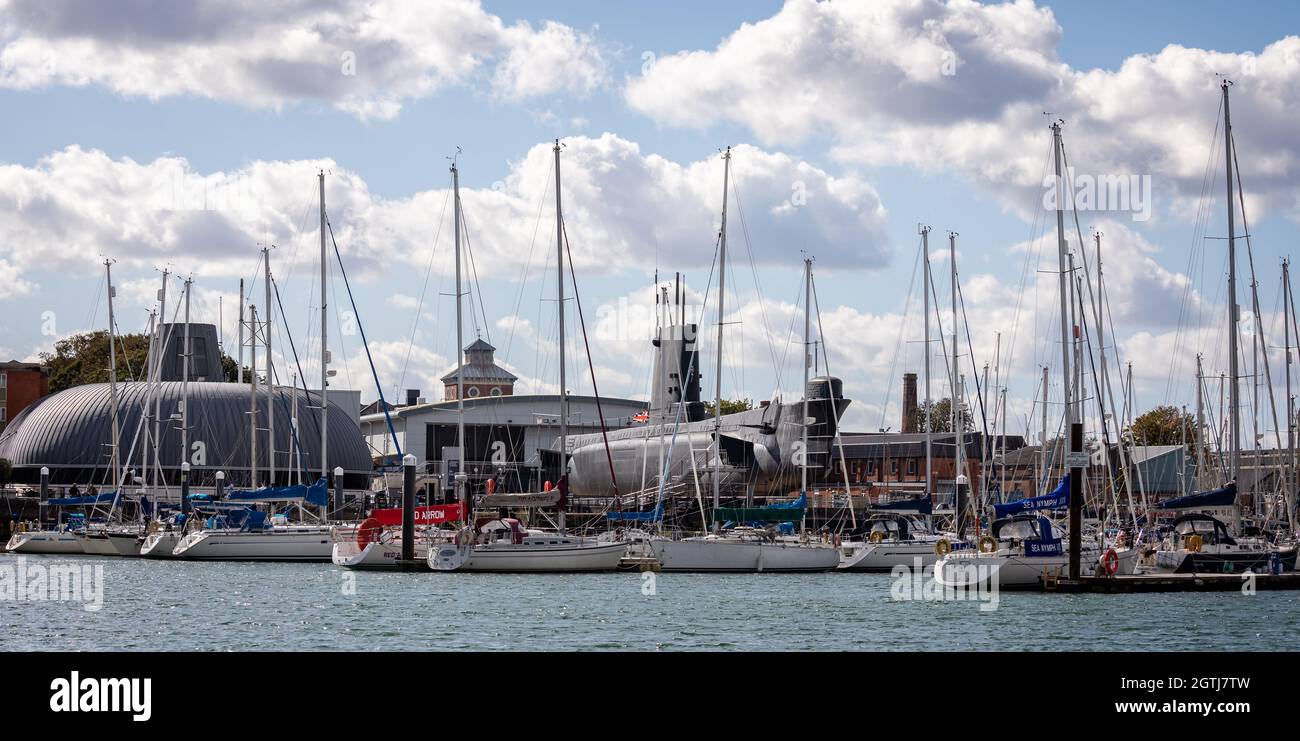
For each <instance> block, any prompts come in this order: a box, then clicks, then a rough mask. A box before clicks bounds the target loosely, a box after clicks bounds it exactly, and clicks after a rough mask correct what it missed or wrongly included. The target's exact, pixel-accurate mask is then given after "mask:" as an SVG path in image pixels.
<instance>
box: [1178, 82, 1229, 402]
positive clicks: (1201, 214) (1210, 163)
mask: <svg viewBox="0 0 1300 741" xmlns="http://www.w3.org/2000/svg"><path fill="white" fill-rule="evenodd" d="M1222 111H1223V100H1222V98H1220V100H1219V112H1222ZM1220 122H1221V118H1220V117H1219V115H1218V113H1216V114H1215V117H1214V132H1213V133H1212V134H1211V136H1210V152H1209V155H1208V156H1207V157H1206V161H1205V170H1204V171H1203V172H1202V174H1201V192H1200V195H1199V196H1198V197H1197V207H1196V217H1195V219H1194V222H1193V228H1192V246H1191V249H1189V250H1188V253H1187V262H1188V269H1187V275H1188V281H1187V283H1186V285H1184V286H1183V296H1182V299H1181V301H1180V302H1179V308H1178V323H1177V325H1176V329H1175V330H1174V345H1175V346H1178V344H1179V343H1180V341H1181V337H1182V333H1183V329H1184V326H1185V325H1184V323H1185V322H1186V321H1188V320H1189V317H1188V313H1189V311H1190V309H1191V307H1190V302H1191V300H1192V296H1193V291H1192V289H1193V286H1194V284H1195V281H1194V280H1193V276H1195V275H1197V274H1198V271H1197V270H1196V257H1197V255H1198V254H1201V255H1202V257H1203V256H1204V250H1203V247H1202V237H1203V236H1204V233H1205V229H1206V228H1207V226H1208V219H1209V215H1208V211H1209V209H1208V208H1207V204H1206V196H1207V193H1208V192H1209V188H1210V183H1211V179H1212V177H1213V171H1214V170H1215V167H1214V165H1215V163H1216V162H1217V161H1218V154H1217V153H1218V151H1219V150H1218V148H1217V147H1215V146H1214V142H1216V141H1218V138H1219V124H1220ZM1199 313H1200V312H1198V314H1199ZM1198 319H1199V317H1198ZM1198 339H1199V338H1198ZM1199 345H1200V343H1199V342H1198V348H1197V349H1200V347H1199ZM1179 370H1181V363H1179V362H1178V359H1177V358H1176V359H1175V362H1174V363H1171V364H1170V367H1169V374H1168V377H1167V378H1166V381H1165V401H1169V400H1170V399H1171V398H1172V397H1173V392H1174V385H1175V383H1177V382H1176V381H1175V380H1174V379H1175V378H1176V377H1177V374H1178V371H1179Z"/></svg>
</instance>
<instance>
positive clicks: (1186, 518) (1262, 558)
mask: <svg viewBox="0 0 1300 741" xmlns="http://www.w3.org/2000/svg"><path fill="white" fill-rule="evenodd" d="M1230 84H1231V83H1230V82H1229V81H1228V80H1224V81H1223V82H1222V85H1221V87H1222V94H1223V103H1222V106H1223V139H1224V149H1225V154H1224V165H1225V175H1226V177H1225V182H1226V184H1227V217H1228V239H1227V242H1228V306H1229V309H1228V353H1229V374H1230V376H1231V379H1230V381H1229V386H1228V389H1229V399H1230V401H1229V408H1230V412H1231V414H1230V418H1229V421H1230V423H1231V427H1230V432H1229V438H1230V440H1231V443H1230V450H1229V456H1228V465H1229V470H1228V472H1227V478H1228V482H1227V483H1226V484H1225V485H1224V486H1222V487H1220V488H1218V489H1214V490H1210V491H1204V492H1197V493H1193V494H1188V495H1186V496H1182V497H1178V498H1176V499H1172V500H1167V501H1165V502H1162V503H1161V504H1160V509H1162V510H1173V511H1176V512H1182V513H1183V514H1182V515H1181V516H1179V517H1178V518H1177V519H1175V520H1174V522H1173V524H1172V527H1171V529H1170V532H1169V534H1168V535H1167V537H1166V538H1165V539H1164V540H1163V541H1162V542H1161V543H1160V544H1159V545H1158V546H1157V547H1156V548H1155V549H1154V552H1153V553H1152V554H1151V555H1152V556H1153V561H1154V564H1153V565H1154V568H1155V570H1156V571H1165V572H1174V573H1198V572H1209V573H1241V572H1245V571H1254V572H1264V571H1271V570H1276V571H1294V570H1295V568H1296V547H1295V545H1294V544H1289V545H1288V546H1287V547H1285V548H1281V547H1279V546H1278V545H1276V544H1274V543H1273V542H1271V541H1269V540H1268V539H1267V538H1265V537H1264V536H1263V535H1261V534H1258V533H1253V534H1249V535H1247V534H1245V532H1243V533H1238V534H1234V533H1232V532H1231V530H1232V528H1229V527H1228V524H1227V523H1225V522H1223V521H1222V520H1220V519H1219V518H1217V517H1215V516H1214V515H1213V514H1211V512H1223V511H1227V512H1230V513H1231V519H1232V520H1233V521H1234V524H1237V523H1239V522H1240V520H1241V517H1240V513H1241V508H1242V505H1241V504H1240V503H1239V502H1238V491H1237V476H1238V473H1239V472H1240V469H1241V438H1240V434H1241V408H1240V404H1239V402H1238V392H1239V389H1238V377H1239V376H1238V367H1237V362H1238V355H1237V321H1238V317H1237V311H1238V309H1237V306H1236V302H1237V288H1236V277H1237V272H1236V239H1237V235H1236V225H1235V219H1234V217H1235V208H1236V206H1235V205H1234V204H1235V203H1237V202H1238V199H1239V198H1240V193H1239V189H1240V181H1239V179H1240V172H1238V173H1237V178H1234V177H1233V170H1234V167H1235V166H1236V162H1237V157H1236V142H1235V140H1234V139H1233V135H1232V116H1231V110H1230V107H1229V104H1228V97H1229V96H1228V90H1229V85H1230ZM1242 214H1243V219H1244V215H1245V204H1244V202H1242ZM1247 239H1249V236H1247ZM1248 245H1249V243H1248ZM1282 270H1283V273H1282V274H1283V277H1284V285H1283V301H1284V304H1283V307H1284V310H1283V319H1282V322H1283V325H1284V326H1286V327H1287V328H1288V329H1287V340H1286V342H1287V347H1286V352H1287V361H1286V362H1287V364H1288V367H1287V387H1288V388H1287V397H1288V398H1287V406H1288V418H1289V419H1291V418H1292V417H1291V414H1290V405H1291V400H1290V382H1291V376H1290V367H1289V366H1290V362H1291V359H1290V331H1289V328H1290V322H1291V321H1292V316H1290V315H1289V314H1290V312H1289V310H1288V304H1289V285H1288V284H1289V272H1288V270H1289V267H1288V265H1287V264H1286V263H1284V264H1283V267H1282ZM1251 271H1252V275H1253V271H1254V268H1253V262H1252V268H1251ZM1251 289H1252V292H1253V291H1254V290H1255V287H1254V285H1253V281H1252V287H1251ZM1255 307H1256V308H1255V313H1256V314H1258V313H1259V308H1258V299H1257V297H1256V301H1255ZM1260 329H1261V333H1262V326H1261V327H1260ZM1267 368H1268V366H1267V358H1265V372H1266V373H1267ZM1197 377H1198V382H1197V385H1198V388H1197V394H1198V409H1199V394H1200V387H1199V386H1200V381H1199V378H1200V369H1199V357H1198V370H1197ZM1271 393H1272V391H1271V381H1270V394H1271ZM1270 406H1271V404H1270ZM1276 420H1277V418H1276V416H1274V421H1275V422H1276ZM1287 427H1288V443H1289V445H1288V447H1289V448H1291V451H1292V456H1293V455H1294V452H1293V451H1294V437H1293V430H1291V425H1290V424H1288V425H1287ZM1198 434H1199V431H1198ZM1199 457H1200V456H1198V458H1199ZM1292 460H1293V462H1294V458H1293V457H1292ZM1293 486H1294V485H1293V484H1291V483H1290V482H1289V480H1288V483H1287V487H1286V488H1287V492H1286V495H1285V497H1284V501H1285V502H1286V504H1285V509H1286V511H1287V513H1288V514H1287V517H1288V518H1291V517H1293V513H1294V497H1295V489H1294V488H1293ZM1243 530H1244V529H1243Z"/></svg>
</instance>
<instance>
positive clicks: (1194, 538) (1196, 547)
mask: <svg viewBox="0 0 1300 741" xmlns="http://www.w3.org/2000/svg"><path fill="white" fill-rule="evenodd" d="M1202 542H1203V541H1202V540H1201V536H1199V535H1189V536H1187V550H1188V552H1190V553H1200V552H1201V544H1202Z"/></svg>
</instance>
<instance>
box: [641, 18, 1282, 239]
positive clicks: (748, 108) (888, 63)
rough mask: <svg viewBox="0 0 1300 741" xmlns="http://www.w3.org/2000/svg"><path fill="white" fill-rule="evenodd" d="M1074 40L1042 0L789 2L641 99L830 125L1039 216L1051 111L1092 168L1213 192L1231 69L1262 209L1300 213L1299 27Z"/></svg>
mask: <svg viewBox="0 0 1300 741" xmlns="http://www.w3.org/2000/svg"><path fill="white" fill-rule="evenodd" d="M1061 36H1062V29H1061V28H1060V26H1059V25H1058V24H1057V22H1056V20H1055V17H1054V16H1053V14H1052V12H1051V10H1050V9H1049V8H1046V7H1038V6H1036V5H1035V4H1034V3H1033V2H1031V1H1030V0H1017V1H1016V2H1012V3H1004V4H998V5H982V4H979V3H975V2H970V1H968V0H952V1H951V2H939V1H938V0H880V1H879V2H870V3H866V2H859V3H852V2H850V3H829V2H813V1H812V0H790V2H787V3H786V5H785V6H784V7H783V8H782V9H781V10H780V11H778V12H777V13H776V14H775V15H774V16H772V17H771V18H768V19H765V20H762V21H759V22H757V23H753V24H745V25H743V26H741V27H740V28H739V29H737V30H736V31H734V32H733V33H732V34H731V35H729V36H728V37H727V38H725V39H723V40H722V41H721V42H720V43H719V44H718V46H717V47H716V48H715V49H713V50H710V51H704V50H700V51H686V52H681V53H678V54H674V55H670V56H666V57H662V58H660V59H658V60H657V61H656V62H655V63H654V64H653V65H651V66H650V67H649V68H648V70H647V71H646V72H645V73H644V74H642V75H641V76H638V77H635V78H633V79H631V80H630V81H629V82H628V85H627V88H626V97H627V100H628V102H629V104H630V105H631V106H632V107H633V108H634V109H635V110H638V111H640V112H642V113H646V114H648V115H650V116H652V117H654V118H655V119H656V120H658V121H660V122H663V123H667V124H671V125H676V126H694V127H702V126H708V125H712V124H716V123H720V122H729V123H735V124H739V125H741V126H744V127H747V128H748V129H749V130H751V131H753V132H754V133H755V135H756V136H758V138H759V140H760V141H761V142H764V143H772V142H777V141H780V142H790V141H803V140H807V139H810V138H815V137H820V136H822V135H828V136H829V138H830V140H831V142H832V147H833V151H834V152H835V154H836V155H837V156H838V157H839V158H841V159H842V160H844V161H847V162H855V163H863V164H868V165H900V164H901V165H908V166H915V167H920V168H925V169H932V170H936V171H942V170H946V169H956V170H959V171H961V172H964V173H966V174H967V175H969V176H970V177H972V178H973V179H974V180H976V181H977V182H979V183H980V184H981V185H983V186H985V187H986V188H988V189H990V190H993V191H995V192H998V193H1000V194H1001V195H1002V196H1003V198H1004V200H1005V202H1007V203H1008V204H1009V205H1010V206H1011V207H1013V208H1015V209H1018V210H1021V211H1025V210H1028V211H1030V212H1032V209H1033V205H1034V204H1035V203H1036V200H1037V196H1038V194H1039V193H1040V192H1041V184H1042V173H1043V165H1044V162H1045V160H1044V156H1045V154H1046V153H1047V151H1048V148H1049V135H1048V132H1047V125H1048V124H1049V123H1050V120H1051V118H1049V117H1048V116H1044V115H1043V112H1044V111H1050V112H1051V116H1053V117H1061V118H1064V119H1065V120H1066V139H1067V153H1068V154H1070V155H1071V157H1072V164H1073V165H1074V166H1075V167H1076V168H1077V169H1078V170H1079V171H1080V172H1087V173H1094V174H1103V173H1104V174H1120V173H1135V174H1150V175H1152V176H1153V179H1154V181H1155V182H1154V187H1155V189H1156V190H1157V191H1158V192H1161V193H1164V194H1166V195H1172V196H1192V197H1194V196H1196V195H1197V194H1199V192H1200V187H1201V178H1202V174H1203V172H1204V169H1205V166H1206V161H1207V157H1209V156H1210V155H1211V154H1212V153H1213V152H1214V150H1213V149H1212V148H1211V146H1210V137H1211V133H1212V132H1213V130H1214V125H1215V116H1216V113H1217V108H1218V104H1219V97H1220V96H1219V91H1218V88H1217V85H1218V78H1216V74H1224V75H1228V76H1229V77H1231V78H1232V79H1234V80H1235V81H1236V82H1237V86H1236V88H1235V94H1234V97H1233V119H1234V133H1235V138H1236V141H1237V144H1238V146H1239V148H1240V159H1241V166H1242V169H1243V175H1244V176H1245V181H1246V182H1245V186H1246V189H1247V193H1248V195H1250V196H1251V197H1252V198H1253V199H1255V201H1254V203H1253V205H1251V208H1252V211H1256V212H1257V211H1258V210H1261V209H1265V208H1277V209H1285V210H1289V211H1290V212H1291V213H1292V215H1293V216H1295V215H1297V212H1300V195H1297V189H1296V187H1295V186H1296V183H1297V180H1296V178H1297V172H1300V168H1298V167H1297V164H1300V143H1297V141H1296V139H1295V137H1294V136H1293V135H1292V134H1293V130H1294V121H1295V119H1296V117H1297V115H1300V37H1296V36H1288V37H1286V38H1283V39H1281V40H1279V41H1277V42H1275V43H1273V44H1271V45H1269V46H1267V47H1266V48H1264V49H1263V50H1262V51H1261V52H1259V53H1251V52H1244V53H1221V52H1214V51H1206V50H1201V49H1188V48H1184V47H1181V46H1175V45H1171V46H1169V47H1166V48H1165V49H1164V50H1162V51H1160V52H1159V53H1157V54H1149V55H1137V56H1133V57H1130V58H1129V59H1127V60H1126V61H1125V62H1124V63H1123V64H1122V65H1121V66H1120V67H1119V69H1117V70H1101V69H1094V70H1088V71H1081V70H1075V69H1072V68H1070V67H1069V66H1068V65H1066V64H1064V63H1063V62H1061V61H1060V59H1059V58H1058V56H1057V51H1056V50H1057V45H1058V43H1059V41H1060V39H1061ZM1221 147H1222V145H1220V149H1221ZM1248 205H1250V204H1248Z"/></svg>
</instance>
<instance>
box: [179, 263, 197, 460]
mask: <svg viewBox="0 0 1300 741" xmlns="http://www.w3.org/2000/svg"><path fill="white" fill-rule="evenodd" d="M193 283H194V280H193V279H192V278H186V279H185V335H184V337H183V340H184V344H183V345H182V350H181V463H188V462H189V460H190V286H191V285H193Z"/></svg>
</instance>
